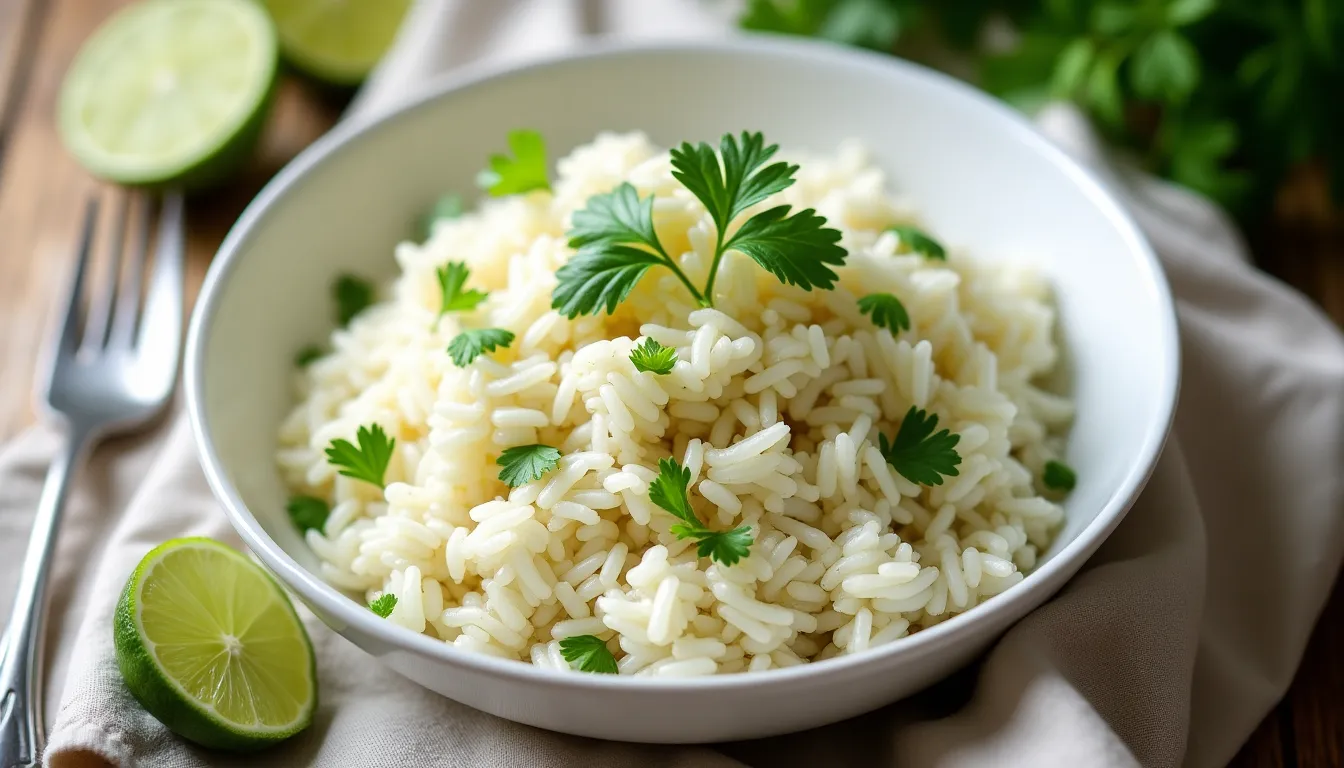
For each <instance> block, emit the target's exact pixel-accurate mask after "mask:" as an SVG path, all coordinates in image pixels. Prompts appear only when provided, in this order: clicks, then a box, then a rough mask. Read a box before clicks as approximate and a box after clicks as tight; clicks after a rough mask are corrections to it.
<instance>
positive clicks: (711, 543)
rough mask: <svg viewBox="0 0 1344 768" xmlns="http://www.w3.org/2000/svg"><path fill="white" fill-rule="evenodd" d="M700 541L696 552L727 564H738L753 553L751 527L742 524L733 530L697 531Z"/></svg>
mask: <svg viewBox="0 0 1344 768" xmlns="http://www.w3.org/2000/svg"><path fill="white" fill-rule="evenodd" d="M696 538H698V539H699V541H697V542H696V545H695V553H696V554H697V555H699V556H700V557H708V558H710V559H711V560H715V561H717V562H720V563H722V564H724V565H727V566H734V565H737V561H739V560H741V559H743V558H745V557H747V556H749V555H750V554H751V544H752V537H751V528H750V527H748V526H745V525H744V526H742V527H741V528H734V529H733V530H731V531H705V532H702V533H697V534H696Z"/></svg>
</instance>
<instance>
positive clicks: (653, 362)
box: [630, 339, 677, 376]
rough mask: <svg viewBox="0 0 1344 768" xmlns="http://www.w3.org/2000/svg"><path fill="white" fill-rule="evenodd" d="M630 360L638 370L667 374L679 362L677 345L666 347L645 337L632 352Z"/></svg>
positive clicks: (661, 374) (660, 374)
mask: <svg viewBox="0 0 1344 768" xmlns="http://www.w3.org/2000/svg"><path fill="white" fill-rule="evenodd" d="M630 362H632V363H634V365H635V370H637V371H644V372H645V373H656V374H658V375H659V376H666V375H667V374H669V373H671V372H672V368H673V367H674V366H676V364H677V350H676V348H675V347H664V346H663V345H662V344H659V343H658V342H656V341H654V340H653V339H644V343H643V344H640V345H639V346H637V347H635V349H634V351H632V352H631V353H630Z"/></svg>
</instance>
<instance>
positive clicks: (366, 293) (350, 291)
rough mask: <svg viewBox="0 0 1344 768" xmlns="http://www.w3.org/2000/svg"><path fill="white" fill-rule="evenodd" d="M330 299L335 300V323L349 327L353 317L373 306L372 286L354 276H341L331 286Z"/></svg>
mask: <svg viewBox="0 0 1344 768" xmlns="http://www.w3.org/2000/svg"><path fill="white" fill-rule="evenodd" d="M331 295H332V298H334V299H335V300H336V322H337V324H338V325H341V326H345V325H349V324H350V321H351V320H353V319H354V317H355V315H358V314H359V313H360V312H363V311H364V310H365V309H367V308H368V307H369V305H370V304H373V284H372V283H370V282H369V281H367V280H364V279H363V278H360V277H356V276H355V275H349V274H345V275H341V276H340V277H337V278H336V282H335V283H333V284H332V286H331Z"/></svg>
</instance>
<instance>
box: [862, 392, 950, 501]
mask: <svg viewBox="0 0 1344 768" xmlns="http://www.w3.org/2000/svg"><path fill="white" fill-rule="evenodd" d="M937 428H938V416H937V415H935V414H930V413H926V412H925V411H923V410H921V409H919V408H916V407H915V406H913V405H912V406H910V410H908V411H906V413H905V418H904V419H902V420H901V427H900V429H898V430H897V431H896V439H895V440H892V441H891V442H890V443H888V442H887V436H886V435H878V446H879V449H880V450H881V451H882V456H883V457H885V458H886V460H887V463H888V464H890V465H891V466H892V467H893V468H895V470H896V471H897V472H900V473H901V475H902V476H904V477H905V479H907V480H909V481H910V482H912V483H918V484H920V485H942V484H943V476H947V477H956V476H957V475H958V474H959V473H958V471H957V465H958V464H960V463H961V456H960V455H958V454H957V452H956V451H955V450H953V449H954V448H956V445H957V442H958V441H959V440H961V435H954V434H952V433H951V432H949V431H948V430H946V429H944V430H941V431H939V432H937V433H935V432H934V430H935V429H937Z"/></svg>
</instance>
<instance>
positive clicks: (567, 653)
mask: <svg viewBox="0 0 1344 768" xmlns="http://www.w3.org/2000/svg"><path fill="white" fill-rule="evenodd" d="M560 655H561V656H564V657H565V661H568V662H569V663H570V665H575V664H577V665H578V669H579V671H580V672H597V673H599V674H604V675H614V674H616V657H615V656H612V655H611V651H610V650H608V649H607V644H606V643H605V642H603V641H602V640H601V639H599V638H597V637H594V636H593V635H575V636H573V637H566V638H565V639H563V640H561V641H560Z"/></svg>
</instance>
